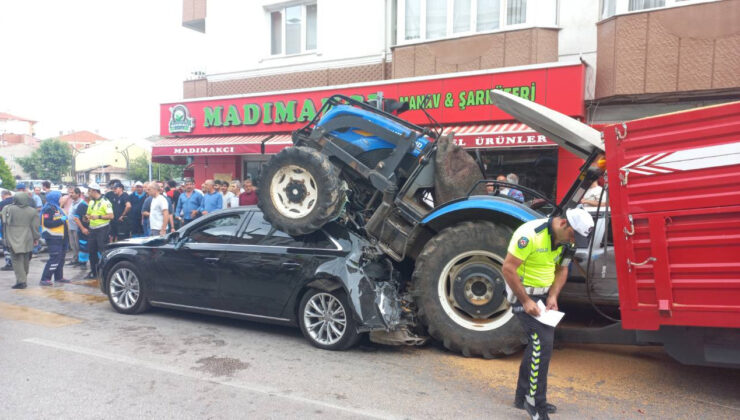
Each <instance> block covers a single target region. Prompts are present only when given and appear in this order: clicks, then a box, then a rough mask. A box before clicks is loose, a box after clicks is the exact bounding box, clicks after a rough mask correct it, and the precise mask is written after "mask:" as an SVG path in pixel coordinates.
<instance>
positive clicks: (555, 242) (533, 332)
mask: <svg viewBox="0 0 740 420" xmlns="http://www.w3.org/2000/svg"><path fill="white" fill-rule="evenodd" d="M593 226H594V222H593V218H592V217H591V215H590V214H588V212H587V211H586V210H583V209H581V208H576V209H569V210H567V211H566V212H565V217H552V218H550V219H537V220H533V221H531V222H527V223H525V224H523V225H521V226H520V227H519V228H518V229H517V230H516V231H515V232H514V234H513V236H512V237H511V242H510V243H509V249H508V253H507V254H506V259H505V260H504V266H503V273H504V279H505V280H506V285H507V293H508V297H509V302H510V303H512V310H513V311H514V313H515V314H516V316H517V318H518V319H519V321H520V322H521V323H522V326H523V327H524V331H525V332H526V333H527V338H528V340H529V342H528V344H527V348H526V349H525V350H524V357H523V358H522V363H521V365H520V367H519V380H518V382H517V388H516V394H515V398H514V405H515V406H516V407H517V408H524V409H526V410H527V413H529V415H530V417H531V418H532V419H538V420H542V419H549V416H548V413H554V412H555V410H556V408H555V406H554V405H552V404H548V403H547V369H548V366H549V364H550V356H551V354H552V346H553V339H554V337H555V328H554V327H551V326H548V325H545V324H543V323H541V322H539V321H538V320H536V319H535V318H533V317H535V316H539V315H540V310H539V308H538V307H537V303H536V302H537V301H538V300H542V301H543V302H546V303H545V305H546V308H547V310H550V309H554V310H557V309H558V294H559V293H560V290H561V289H562V288H563V285H564V284H565V281H566V278H567V277H568V263H569V260H570V258H569V255H568V254H569V252H570V250H572V244H573V243H574V241H575V232H578V234H580V235H582V236H588V235H589V234H590V233H591V231H592V230H593Z"/></svg>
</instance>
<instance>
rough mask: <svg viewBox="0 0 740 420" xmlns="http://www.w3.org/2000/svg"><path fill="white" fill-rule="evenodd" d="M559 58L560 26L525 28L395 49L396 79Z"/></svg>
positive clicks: (533, 62)
mask: <svg viewBox="0 0 740 420" xmlns="http://www.w3.org/2000/svg"><path fill="white" fill-rule="evenodd" d="M554 61H558V31H557V29H542V28H532V29H522V30H518V31H508V32H499V33H495V34H485V35H474V36H469V37H464V38H456V39H446V40H440V41H434V42H426V43H422V44H413V45H403V46H397V47H395V48H394V49H393V78H401V77H413V76H426V75H431V74H442V73H454V72H461V71H470V70H483V69H492V68H499V67H510V66H520V65H527V64H536V63H547V62H554Z"/></svg>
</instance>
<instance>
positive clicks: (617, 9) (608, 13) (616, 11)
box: [601, 0, 717, 19]
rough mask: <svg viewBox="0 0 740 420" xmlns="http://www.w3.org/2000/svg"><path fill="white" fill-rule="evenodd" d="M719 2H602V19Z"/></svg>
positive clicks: (654, 0)
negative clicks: (631, 13)
mask: <svg viewBox="0 0 740 420" xmlns="http://www.w3.org/2000/svg"><path fill="white" fill-rule="evenodd" d="M711 1H717V0H601V19H606V18H608V17H612V16H614V15H620V14H623V13H629V12H639V11H641V10H650V9H659V8H665V7H675V6H684V5H688V4H696V3H708V2H711Z"/></svg>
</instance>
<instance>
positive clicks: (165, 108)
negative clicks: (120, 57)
mask: <svg viewBox="0 0 740 420" xmlns="http://www.w3.org/2000/svg"><path fill="white" fill-rule="evenodd" d="M584 73H585V67H584V66H583V65H582V64H580V63H576V64H573V63H569V64H560V63H552V64H548V65H536V66H527V67H518V68H509V69H498V70H492V71H479V72H471V73H457V74H452V75H444V76H429V77H418V78H412V79H396V80H392V81H382V82H373V83H365V84H357V85H345V86H337V87H333V88H325V87H322V88H317V89H304V90H296V91H285V92H271V93H265V94H258V95H244V96H239V97H219V98H205V99H198V100H189V101H182V102H177V103H166V104H162V105H161V106H160V132H161V135H162V136H164V137H166V139H164V140H162V141H160V142H158V143H156V144H155V146H154V147H153V149H152V156H153V159H154V160H155V161H157V162H161V163H178V164H187V165H188V175H189V176H193V177H194V178H195V181H196V183H197V184H200V183H201V182H203V181H204V180H205V179H209V178H212V179H222V180H232V179H239V180H242V179H244V178H246V177H247V176H249V177H251V178H258V177H259V174H260V168H261V165H263V164H264V162H266V161H267V160H268V159H269V158H270V156H271V155H273V154H275V153H277V152H279V151H280V150H282V149H283V148H285V147H288V146H289V145H291V138H290V133H291V132H292V131H293V130H295V129H297V128H300V127H302V126H303V125H305V124H306V123H307V122H308V121H310V120H311V119H312V118H313V117H314V116H315V115H316V113H317V112H318V110H319V109H320V108H321V106H322V104H323V103H324V102H325V101H326V100H327V99H328V98H329V97H330V96H331V95H334V94H343V95H347V96H351V97H354V98H356V99H361V100H372V99H375V98H376V97H377V95H378V94H379V93H382V96H383V97H385V98H395V99H399V100H401V101H406V102H409V105H410V111H408V112H406V113H404V114H403V115H402V118H404V119H407V120H409V121H411V122H414V123H416V124H420V125H428V124H429V120H428V118H427V117H426V115H425V114H424V112H423V111H422V110H421V108H422V107H423V108H425V109H426V110H427V112H429V114H430V115H431V116H432V117H433V118H434V119H435V120H436V121H437V122H439V123H440V124H442V125H443V126H445V129H444V131H445V132H446V133H448V132H454V133H455V141H456V142H457V143H458V144H459V145H461V146H462V147H464V148H466V149H467V150H469V151H470V152H471V153H473V154H477V155H479V156H480V157H481V159H482V161H483V162H484V165H485V167H486V176H487V177H495V176H496V175H499V174H507V173H511V172H514V173H516V174H517V175H518V176H519V178H520V183H521V184H522V185H525V186H528V187H532V188H535V189H538V190H540V191H543V192H545V193H548V194H550V195H554V194H555V191H556V190H557V195H558V196H561V195H562V194H564V193H565V191H566V190H567V187H568V186H569V185H570V184H571V182H572V180H573V178H574V176H575V173H576V171H577V168H578V166H579V164H580V163H581V161H580V160H579V159H578V158H576V157H575V156H573V155H571V154H570V153H568V152H566V151H565V150H563V149H560V148H558V146H557V145H556V144H555V143H554V142H552V141H551V140H549V139H547V138H546V137H545V136H542V135H540V134H538V133H536V132H534V131H532V130H531V129H530V128H529V127H527V126H525V125H523V124H520V123H517V122H516V121H514V120H513V119H512V118H511V116H509V115H508V114H506V113H504V112H503V111H501V110H499V109H498V108H496V107H495V106H493V105H492V102H491V97H490V90H491V89H503V90H505V91H508V92H510V93H512V94H514V95H518V96H521V97H524V98H526V99H529V100H532V101H534V102H537V103H539V104H542V105H545V106H547V107H549V108H552V109H555V110H557V111H560V112H562V113H564V114H566V115H569V116H572V117H574V118H579V119H581V120H583V118H584V105H583V104H584V100H583V92H584V85H583V83H584ZM427 95H429V99H428V100H427V99H425V97H426V96H427ZM557 180H560V184H558V183H557Z"/></svg>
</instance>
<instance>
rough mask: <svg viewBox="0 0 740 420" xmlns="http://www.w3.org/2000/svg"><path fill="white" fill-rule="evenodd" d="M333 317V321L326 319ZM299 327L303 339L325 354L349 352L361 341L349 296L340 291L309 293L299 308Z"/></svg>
mask: <svg viewBox="0 0 740 420" xmlns="http://www.w3.org/2000/svg"><path fill="white" fill-rule="evenodd" d="M331 313H334V316H332V317H331V319H323V316H331ZM298 324H299V325H300V327H301V332H302V333H303V336H304V337H306V339H307V340H308V341H309V342H310V343H311V344H312V345H313V346H314V347H318V348H320V349H323V350H347V349H349V348H351V347H353V346H354V345H355V344H357V342H358V341H359V339H360V334H359V333H358V332H357V322H356V321H355V318H354V315H353V312H352V308H351V307H350V305H349V302H348V301H347V295H346V294H345V293H344V292H343V291H341V290H335V291H333V292H326V291H323V290H318V289H309V290H308V291H307V292H306V293H305V294H304V295H303V298H302V299H301V303H300V304H299V305H298Z"/></svg>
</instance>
